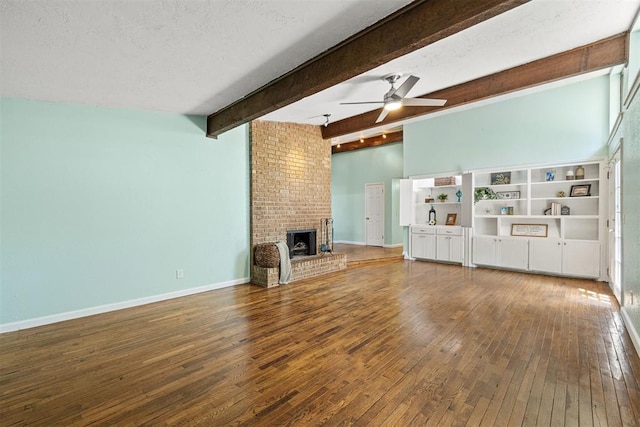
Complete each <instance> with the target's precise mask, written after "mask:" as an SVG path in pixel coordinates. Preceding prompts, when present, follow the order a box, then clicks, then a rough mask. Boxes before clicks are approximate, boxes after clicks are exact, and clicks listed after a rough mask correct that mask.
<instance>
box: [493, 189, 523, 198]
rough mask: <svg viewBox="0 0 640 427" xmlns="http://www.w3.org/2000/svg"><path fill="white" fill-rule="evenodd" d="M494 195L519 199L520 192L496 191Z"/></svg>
mask: <svg viewBox="0 0 640 427" xmlns="http://www.w3.org/2000/svg"><path fill="white" fill-rule="evenodd" d="M496 197H497V198H498V199H509V200H511V199H519V198H520V192H519V191H496Z"/></svg>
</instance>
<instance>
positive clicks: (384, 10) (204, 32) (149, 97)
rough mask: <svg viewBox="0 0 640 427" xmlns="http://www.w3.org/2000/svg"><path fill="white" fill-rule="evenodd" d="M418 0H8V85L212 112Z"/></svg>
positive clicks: (1, 22)
mask: <svg viewBox="0 0 640 427" xmlns="http://www.w3.org/2000/svg"><path fill="white" fill-rule="evenodd" d="M407 3H410V0H321V1H320V0H181V1H176V0H119V1H116V0H101V1H93V0H75V1H74V0H1V1H0V43H1V45H0V60H1V61H0V62H1V68H0V79H1V81H0V94H1V95H2V96H3V97H20V98H27V99H37V100H46V101H59V102H71V103H81V104H90V105H104V106H111V107H125V108H132V109H142V110H156V111H166V112H174V113H181V114H200V115H206V114H209V113H212V112H214V111H216V110H218V109H220V108H222V107H224V106H225V105H227V104H229V103H231V102H233V101H235V100H236V99H238V98H240V97H242V96H244V95H246V94H248V93H249V92H251V91H253V90H255V89H257V88H259V87H260V86H262V85H264V84H266V83H268V82H269V81H271V80H273V79H275V78H277V77H278V76H280V75H282V74H284V73H285V72H287V71H289V70H291V69H292V68H294V67H296V66H298V65H300V64H301V63H303V62H305V61H306V60H308V59H310V58H312V57H314V56H316V55H317V54H319V53H321V52H323V51H324V50H326V49H328V48H330V47H331V46H333V45H335V44H337V43H338V42H340V41H342V40H344V39H345V38H347V37H349V36H350V35H352V34H354V33H356V32H358V31H359V30H361V29H363V28H365V27H367V26H369V25H371V24H373V23H374V22H376V21H378V20H379V19H381V18H383V17H384V16H386V15H388V14H390V13H391V12H393V11H395V10H396V9H399V8H401V7H402V6H404V5H406V4H407Z"/></svg>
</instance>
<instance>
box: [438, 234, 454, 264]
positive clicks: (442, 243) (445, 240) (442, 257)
mask: <svg viewBox="0 0 640 427" xmlns="http://www.w3.org/2000/svg"><path fill="white" fill-rule="evenodd" d="M436 241H437V242H436V259H437V260H438V261H451V237H450V236H437V238H436Z"/></svg>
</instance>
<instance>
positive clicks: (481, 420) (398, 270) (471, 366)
mask: <svg viewBox="0 0 640 427" xmlns="http://www.w3.org/2000/svg"><path fill="white" fill-rule="evenodd" d="M0 362H1V367H0V375H1V377H0V424H1V425H3V426H9V425H47V426H51V425H87V424H99V425H297V426H305V425H317V424H325V425H331V426H337V425H361V426H368V425H389V426H408V425H420V426H423V425H444V426H449V425H451V426H464V425H469V426H514V425H527V426H529V425H530V426H534V425H545V426H549V425H554V426H556V425H557V426H565V425H566V426H577V425H580V426H592V425H593V426H602V425H608V426H623V425H624V426H627V425H628V426H633V425H638V422H639V417H640V384H639V378H640V359H638V356H637V355H636V353H635V351H634V349H633V346H632V344H631V341H630V338H629V336H628V334H627V332H626V331H625V328H624V326H623V323H622V320H621V316H620V314H619V311H618V306H617V304H616V303H615V301H614V298H613V296H612V294H611V292H610V291H609V289H608V287H606V285H605V284H602V283H597V282H592V281H583V280H574V279H563V278H552V277H546V276H538V275H527V274H519V273H511V272H504V271H493V270H486V269H466V268H462V267H458V266H450V265H444V264H434V263H426V262H410V261H397V262H385V263H381V264H370V265H365V266H359V267H354V268H349V269H347V270H345V271H342V272H339V273H334V274H331V275H327V276H323V277H321V278H315V279H309V280H304V281H300V282H294V283H291V284H289V285H286V286H281V287H279V288H273V289H268V290H267V289H262V288H259V287H254V286H250V285H242V286H236V287H232V288H225V289H220V290H216V291H212V292H207V293H202V294H198V295H193V296H189V297H184V298H179V299H174V300H170V301H165V302H160V303H155V304H150V305H146V306H142V307H136V308H132V309H127V310H121V311H118V312H112V313H107V314H102V315H97V316H92V317H87V318H83V319H76V320H72V321H68V322H63V323H58V324H54V325H47V326H43V327H39V328H34V329H30V330H25V331H18V332H13V333H7V334H3V335H0Z"/></svg>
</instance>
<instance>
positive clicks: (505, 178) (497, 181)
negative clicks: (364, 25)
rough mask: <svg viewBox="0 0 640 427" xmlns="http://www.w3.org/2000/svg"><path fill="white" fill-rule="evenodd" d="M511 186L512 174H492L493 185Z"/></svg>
mask: <svg viewBox="0 0 640 427" xmlns="http://www.w3.org/2000/svg"><path fill="white" fill-rule="evenodd" d="M503 184H511V172H495V173H492V174H491V185H503Z"/></svg>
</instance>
